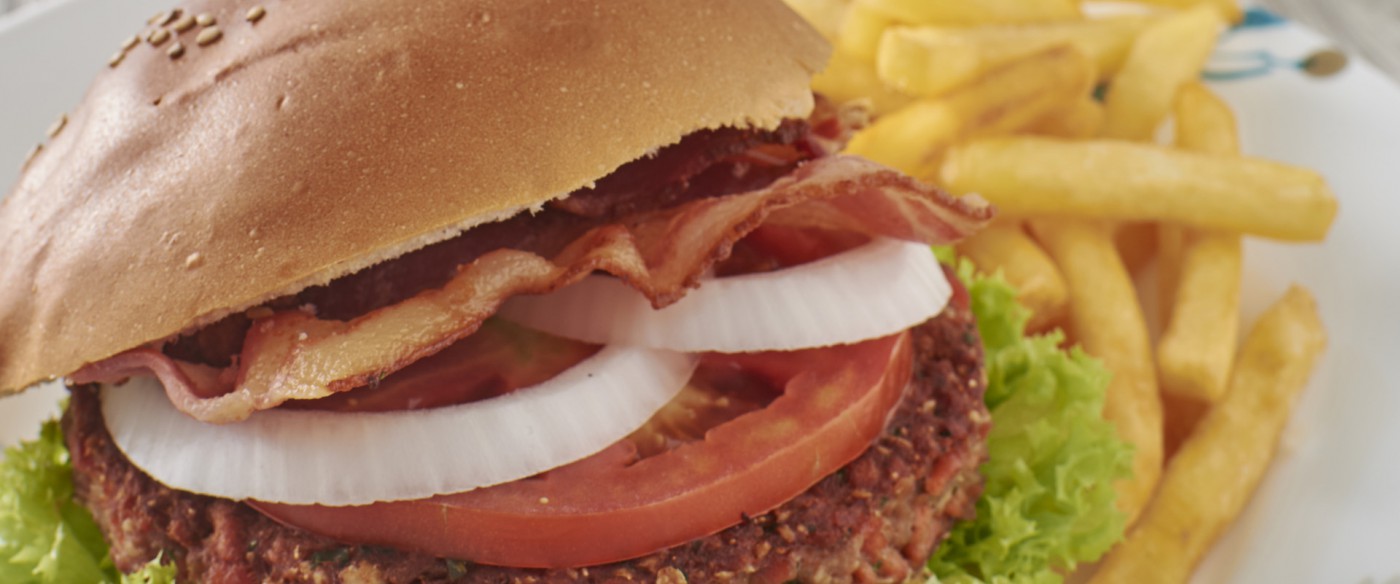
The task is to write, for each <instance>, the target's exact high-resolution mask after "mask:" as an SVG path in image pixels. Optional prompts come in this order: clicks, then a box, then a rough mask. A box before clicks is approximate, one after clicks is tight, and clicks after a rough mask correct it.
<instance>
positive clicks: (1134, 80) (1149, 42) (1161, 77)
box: [1103, 6, 1225, 140]
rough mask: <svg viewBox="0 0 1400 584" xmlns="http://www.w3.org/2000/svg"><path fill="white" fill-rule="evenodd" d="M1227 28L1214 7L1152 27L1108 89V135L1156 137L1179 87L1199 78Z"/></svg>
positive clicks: (1193, 10) (1197, 9)
mask: <svg viewBox="0 0 1400 584" xmlns="http://www.w3.org/2000/svg"><path fill="white" fill-rule="evenodd" d="M1224 24H1225V23H1224V21H1223V20H1222V19H1221V18H1220V14H1219V13H1218V12H1216V11H1215V10H1214V9H1213V8H1210V7H1209V6H1198V7H1196V8H1192V9H1190V10H1186V11H1183V12H1180V13H1177V14H1173V15H1170V16H1167V17H1166V18H1163V19H1162V20H1160V21H1157V22H1156V23H1154V24H1152V25H1151V26H1149V27H1147V30H1144V31H1143V33H1142V34H1141V35H1140V36H1138V39H1137V41H1136V42H1134V43H1133V48H1132V50H1131V51H1130V52H1129V53H1128V60H1127V61H1126V62H1124V63H1123V69H1122V70H1121V71H1119V72H1118V76H1117V77H1115V78H1114V79H1113V82H1112V83H1110V84H1109V86H1108V93H1107V94H1106V95H1105V96H1104V107H1105V109H1106V112H1107V117H1106V119H1105V120H1104V127H1103V135H1104V136H1105V137H1108V138H1120V139H1124V140H1147V139H1150V138H1152V136H1153V133H1154V132H1156V129H1157V125H1158V124H1160V123H1161V122H1162V120H1163V119H1165V118H1166V116H1167V111H1168V110H1169V109H1171V104H1172V99H1173V98H1174V97H1175V96H1176V90H1177V88H1178V87H1180V86H1181V84H1182V83H1185V82H1187V81H1189V80H1192V79H1195V78H1196V76H1197V75H1199V74H1200V71H1201V67H1202V66H1203V65H1204V64H1205V61H1206V57H1208V56H1210V52H1211V49H1213V48H1215V38H1216V37H1217V36H1218V35H1219V34H1220V30H1221V29H1222V28H1223V27H1224Z"/></svg>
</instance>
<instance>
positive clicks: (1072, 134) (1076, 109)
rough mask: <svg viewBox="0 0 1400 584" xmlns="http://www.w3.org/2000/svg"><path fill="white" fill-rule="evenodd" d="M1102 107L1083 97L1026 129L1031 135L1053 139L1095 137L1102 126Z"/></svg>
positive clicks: (1096, 102) (1094, 101)
mask: <svg viewBox="0 0 1400 584" xmlns="http://www.w3.org/2000/svg"><path fill="white" fill-rule="evenodd" d="M1103 116H1104V114H1103V105H1101V104H1099V102H1098V101H1096V100H1094V98H1092V97H1089V96H1085V97H1083V98H1080V99H1078V100H1076V101H1075V102H1074V103H1072V104H1070V105H1069V107H1067V108H1065V109H1063V110H1057V111H1053V112H1050V113H1049V114H1046V115H1044V116H1041V117H1040V119H1039V120H1036V121H1035V122H1032V123H1031V125H1029V126H1027V127H1026V131H1027V132H1029V133H1031V134H1038V135H1041V136H1052V137H1055V138H1071V139H1081V140H1082V139H1085V138H1091V137H1093V136H1097V135H1098V134H1099V128H1100V127H1102V126H1103Z"/></svg>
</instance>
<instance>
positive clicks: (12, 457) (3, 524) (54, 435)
mask: <svg viewBox="0 0 1400 584" xmlns="http://www.w3.org/2000/svg"><path fill="white" fill-rule="evenodd" d="M72 475H73V469H72V467H71V466H70V464H69V460H68V448H67V447H66V446H65V445H64V443H63V432H62V430H60V429H59V426H58V422H57V421H54V420H50V421H48V422H45V423H44V425H43V426H42V428H41V429H40V432H39V437H38V438H37V439H35V440H32V441H28V442H24V443H22V444H20V445H18V446H14V447H11V448H8V449H6V450H5V458H4V459H3V460H0V582H6V583H9V584H68V583H71V582H94V583H96V582H102V583H115V582H121V583H122V584H170V583H173V582H174V581H175V569H174V567H172V566H163V565H161V564H160V563H159V560H157V561H153V562H151V563H150V564H148V565H147V566H145V567H143V569H142V570H140V571H138V572H137V573H135V574H132V575H130V576H121V575H119V574H118V573H117V570H116V568H115V567H113V565H112V560H111V558H109V557H108V555H107V543H106V542H105V541H103V539H102V533H101V531H99V530H98V528H97V522H95V521H93V519H92V515H90V514H89V513H88V512H87V510H86V509H84V508H82V506H80V505H78V504H77V503H76V502H74V501H73V480H72Z"/></svg>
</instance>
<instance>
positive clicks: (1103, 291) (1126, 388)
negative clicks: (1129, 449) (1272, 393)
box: [1030, 219, 1162, 524]
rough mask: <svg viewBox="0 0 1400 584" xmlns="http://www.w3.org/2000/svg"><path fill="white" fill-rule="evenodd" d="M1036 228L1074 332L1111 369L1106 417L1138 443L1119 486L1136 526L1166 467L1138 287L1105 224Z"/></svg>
mask: <svg viewBox="0 0 1400 584" xmlns="http://www.w3.org/2000/svg"><path fill="white" fill-rule="evenodd" d="M1030 226H1031V231H1032V232H1033V233H1034V234H1035V236H1036V238H1037V239H1039V240H1040V242H1041V244H1042V245H1044V246H1045V250H1046V251H1047V252H1049V253H1050V257H1052V258H1054V259H1055V262H1056V263H1057V264H1059V266H1060V272H1061V273H1062V274H1063V275H1064V278H1065V282H1066V283H1067V284H1068V285H1069V295H1070V296H1069V297H1070V301H1069V302H1070V322H1071V324H1072V326H1071V328H1072V332H1073V335H1074V337H1075V338H1076V339H1078V341H1079V343H1080V345H1082V346H1083V347H1084V350H1085V351H1087V352H1088V353H1089V354H1090V355H1093V356H1095V357H1098V358H1099V359H1102V360H1103V362H1104V365H1105V366H1107V367H1108V370H1109V371H1110V372H1112V374H1113V378H1112V380H1111V381H1110V382H1109V386H1108V396H1107V399H1106V400H1105V402H1104V411H1103V414H1104V418H1106V419H1108V420H1109V421H1110V422H1112V423H1113V425H1114V427H1115V428H1117V430H1118V435H1119V436H1120V437H1122V438H1123V439H1124V440H1126V441H1127V442H1129V443H1130V444H1132V445H1133V476H1132V478H1130V479H1126V480H1124V481H1123V482H1121V483H1119V484H1118V485H1117V487H1116V488H1117V490H1118V508H1119V509H1121V510H1123V512H1124V513H1126V514H1127V515H1128V522H1129V524H1131V523H1132V520H1133V518H1135V517H1137V515H1138V513H1139V512H1140V511H1141V510H1142V508H1143V506H1144V505H1146V503H1147V500H1148V498H1149V497H1150V496H1151V494H1152V489H1153V487H1154V486H1155V485H1156V484H1157V477H1158V476H1159V475H1160V474H1161V472H1162V402H1161V398H1160V397H1159V396H1158V394H1157V373H1156V371H1155V370H1154V367H1153V362H1152V348H1151V343H1150V341H1149V340H1148V336H1147V324H1146V323H1145V322H1144V321H1143V317H1142V308H1141V307H1140V306H1139V304H1138V299H1137V290H1136V289H1134V287H1133V282H1132V279H1131V278H1130V277H1129V276H1128V271H1127V269H1126V268H1124V267H1123V262H1122V260H1121V259H1119V257H1118V251H1117V250H1116V249H1115V248H1114V246H1113V235H1112V232H1111V229H1110V228H1109V226H1107V225H1105V224H1102V223H1100V222H1088V221H1074V220H1054V219H1033V220H1031V221H1030Z"/></svg>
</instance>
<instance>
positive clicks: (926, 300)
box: [500, 239, 952, 353]
mask: <svg viewBox="0 0 1400 584" xmlns="http://www.w3.org/2000/svg"><path fill="white" fill-rule="evenodd" d="M951 295H952V288H951V287H950V286H949V284H948V280H947V278H945V277H944V276H943V270H942V269H941V268H940V267H939V265H938V260H937V259H936V258H934V256H933V253H932V251H930V249H929V247H928V246H927V245H924V244H921V243H910V242H905V241H900V240H895V239H878V240H875V241H872V242H871V243H869V244H867V245H863V246H861V247H858V248H855V249H852V250H849V251H846V252H844V253H840V254H836V255H833V256H830V257H826V258H822V259H820V260H817V261H814V262H810V263H807V264H802V265H800V266H795V267H791V268H787V269H783V270H778V271H774V272H765V273H758V274H746V275H742V276H732V277H728V278H715V279H709V280H704V281H702V282H701V285H700V287H699V288H697V289H695V290H691V291H690V293H689V294H687V295H686V296H685V298H682V299H681V300H680V301H679V302H676V303H675V304H672V305H671V306H667V307H666V308H663V309H661V310H656V309H654V308H652V306H651V303H649V302H648V301H647V300H646V298H645V297H643V296H642V295H641V294H640V293H639V292H637V291H635V290H633V289H631V288H629V287H627V285H626V284H623V283H622V282H621V281H620V280H618V279H616V278H611V277H607V276H589V277H587V278H584V279H583V280H582V281H580V282H579V283H577V284H574V285H572V286H569V287H566V288H562V289H560V290H558V291H556V292H553V293H550V294H544V295H538V296H516V297H513V298H511V299H510V300H509V301H507V302H506V304H505V305H504V306H503V307H502V309H501V312H500V314H501V315H502V316H504V317H505V318H507V319H509V320H512V321H515V322H517V323H520V324H523V325H525V326H528V327H531V328H536V329H539V330H542V331H545V332H548V333H551V334H554V335H558V336H561V337H568V338H572V339H579V340H583V341H587V342H591V343H621V344H630V345H641V346H646V347H656V348H661V349H670V350H672V351H686V352H696V351H719V352H723V353H741V352H747V351H765V350H794V349H807V348H812V347H824V346H829V345H837V344H846V343H854V342H859V341H864V340H869V339H873V338H878V337H882V336H885V335H890V334H894V333H896V332H899V331H901V330H904V329H907V328H909V327H911V326H914V325H916V324H919V323H921V322H923V321H925V320H928V319H930V318H932V317H934V316H935V315H937V314H938V313H939V311H941V310H943V306H944V305H945V304H947V302H948V298H949V297H950V296H951Z"/></svg>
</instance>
